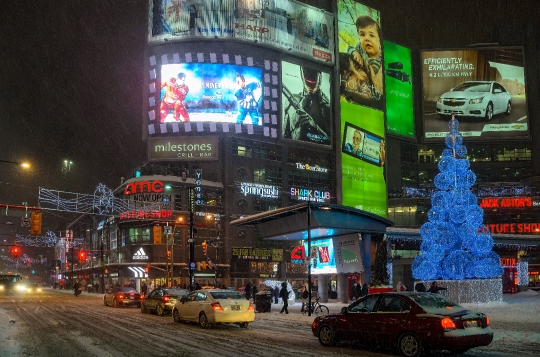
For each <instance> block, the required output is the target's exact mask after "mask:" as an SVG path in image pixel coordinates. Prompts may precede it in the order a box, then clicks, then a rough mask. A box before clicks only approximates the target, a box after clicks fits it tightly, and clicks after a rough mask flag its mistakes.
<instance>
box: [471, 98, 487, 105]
mask: <svg viewBox="0 0 540 357" xmlns="http://www.w3.org/2000/svg"><path fill="white" fill-rule="evenodd" d="M483 100H484V97H480V98H474V99H471V100H469V104H480V103H482V101H483Z"/></svg>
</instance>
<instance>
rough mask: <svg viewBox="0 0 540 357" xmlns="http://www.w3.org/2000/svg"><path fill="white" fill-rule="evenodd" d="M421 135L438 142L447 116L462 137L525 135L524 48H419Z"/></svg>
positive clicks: (442, 135)
mask: <svg viewBox="0 0 540 357" xmlns="http://www.w3.org/2000/svg"><path fill="white" fill-rule="evenodd" d="M420 58H421V61H422V80H423V84H422V85H423V93H424V98H423V115H424V139H426V140H438V141H441V140H443V139H444V137H445V136H446V133H447V132H448V120H449V118H450V117H451V115H452V114H454V115H455V116H456V118H457V119H458V121H459V123H460V126H459V130H460V132H461V133H462V134H463V136H464V137H465V138H470V139H475V140H492V139H520V138H528V137H529V125H528V117H527V101H526V98H527V94H526V87H525V71H524V62H523V50H522V49H521V48H489V49H458V50H437V51H422V52H421V56H420Z"/></svg>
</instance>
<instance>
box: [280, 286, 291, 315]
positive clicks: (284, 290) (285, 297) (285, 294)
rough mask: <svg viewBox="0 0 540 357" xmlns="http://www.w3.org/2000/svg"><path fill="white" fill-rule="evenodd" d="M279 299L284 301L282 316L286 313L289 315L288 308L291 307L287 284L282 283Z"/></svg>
mask: <svg viewBox="0 0 540 357" xmlns="http://www.w3.org/2000/svg"><path fill="white" fill-rule="evenodd" d="M279 297H280V298H281V299H282V300H283V307H282V308H281V311H280V312H279V313H280V314H282V313H283V312H285V313H286V314H288V313H289V310H288V307H289V291H288V290H287V282H285V281H284V282H282V283H281V290H280V291H279Z"/></svg>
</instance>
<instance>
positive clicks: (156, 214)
mask: <svg viewBox="0 0 540 357" xmlns="http://www.w3.org/2000/svg"><path fill="white" fill-rule="evenodd" d="M172 214H173V212H172V211H171V210H134V211H128V212H122V213H120V220H121V221H123V220H128V219H155V218H169V217H171V216H172Z"/></svg>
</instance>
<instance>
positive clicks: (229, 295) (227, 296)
mask: <svg viewBox="0 0 540 357" xmlns="http://www.w3.org/2000/svg"><path fill="white" fill-rule="evenodd" d="M210 295H212V297H213V298H214V299H216V300H236V299H243V297H242V295H240V294H239V293H238V292H236V291H211V292H210Z"/></svg>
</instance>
